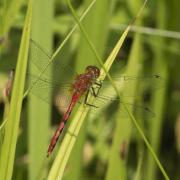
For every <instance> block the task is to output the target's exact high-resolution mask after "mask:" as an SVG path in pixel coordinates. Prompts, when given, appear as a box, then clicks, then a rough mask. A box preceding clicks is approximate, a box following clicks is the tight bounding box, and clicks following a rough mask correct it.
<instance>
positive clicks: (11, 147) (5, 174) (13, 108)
mask: <svg viewBox="0 0 180 180" xmlns="http://www.w3.org/2000/svg"><path fill="white" fill-rule="evenodd" d="M31 14H32V6H31V1H30V2H29V4H28V10H27V15H26V20H25V25H24V29H23V35H22V40H21V45H20V51H19V55H18V62H17V67H16V73H15V78H14V85H13V91H12V98H11V103H10V110H9V114H8V116H7V118H8V120H7V123H6V125H5V136H4V141H3V144H2V149H1V156H0V174H1V179H2V180H10V179H11V178H12V172H13V165H14V157H15V150H16V143H17V137H18V130H19V122H20V121H19V120H20V114H21V107H22V101H23V91H24V84H25V75H26V67H27V59H28V48H29V37H30V27H31V16H32V15H31Z"/></svg>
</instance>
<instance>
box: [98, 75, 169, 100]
mask: <svg viewBox="0 0 180 180" xmlns="http://www.w3.org/2000/svg"><path fill="white" fill-rule="evenodd" d="M112 79H113V82H114V83H115V85H116V87H117V88H118V90H119V91H120V92H122V90H123V88H126V89H127V90H126V91H123V92H122V93H121V95H122V96H124V97H134V96H141V95H143V94H144V93H145V92H147V91H151V92H153V91H155V90H158V89H160V88H163V87H164V86H165V84H166V80H165V79H163V78H162V77H161V76H160V75H156V74H154V75H147V76H126V75H124V76H119V77H112ZM134 85H135V86H136V87H137V90H136V92H134V91H132V90H131V89H132V87H133V86H134ZM100 95H101V96H108V97H109V98H111V97H112V98H115V96H116V92H115V90H114V88H113V86H112V84H111V83H110V82H109V81H108V80H104V81H103V82H102V88H101V90H100Z"/></svg>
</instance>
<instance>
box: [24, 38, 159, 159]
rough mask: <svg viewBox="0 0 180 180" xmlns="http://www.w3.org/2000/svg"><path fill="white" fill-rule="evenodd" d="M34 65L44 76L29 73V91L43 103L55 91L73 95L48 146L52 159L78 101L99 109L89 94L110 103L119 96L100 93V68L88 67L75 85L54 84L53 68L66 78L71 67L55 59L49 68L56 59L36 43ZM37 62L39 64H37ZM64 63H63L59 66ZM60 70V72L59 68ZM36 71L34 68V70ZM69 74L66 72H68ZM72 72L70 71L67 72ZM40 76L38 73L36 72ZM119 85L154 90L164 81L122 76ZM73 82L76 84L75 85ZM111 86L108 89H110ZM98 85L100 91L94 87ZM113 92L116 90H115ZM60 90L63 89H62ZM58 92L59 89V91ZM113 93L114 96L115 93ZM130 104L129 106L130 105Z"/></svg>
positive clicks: (155, 77) (156, 77)
mask: <svg viewBox="0 0 180 180" xmlns="http://www.w3.org/2000/svg"><path fill="white" fill-rule="evenodd" d="M30 50H31V53H30V56H31V59H30V61H29V62H30V66H32V67H35V68H34V69H35V70H34V71H35V72H37V71H38V72H39V74H40V77H37V75H36V76H34V75H33V73H32V72H31V75H30V74H29V73H27V78H28V81H29V88H28V90H29V91H30V92H32V93H33V94H35V95H36V96H38V97H40V98H41V99H43V100H45V101H46V100H47V97H46V96H48V94H49V93H52V90H54V89H56V88H59V87H60V89H61V90H62V89H64V92H65V93H66V94H67V92H69V91H68V89H69V90H70V91H71V92H70V95H67V98H69V99H68V102H69V103H68V104H69V105H68V106H67V110H66V112H65V113H64V115H63V117H62V120H61V122H60V124H59V126H58V128H57V130H56V132H55V133H54V136H53V137H52V139H51V142H50V144H49V147H48V151H47V156H50V154H51V153H52V151H53V149H54V147H55V145H56V143H57V140H58V138H59V136H60V134H61V132H62V131H63V129H64V127H65V124H66V122H67V120H68V119H69V116H70V114H71V112H72V110H73V108H74V106H75V105H76V104H77V102H79V100H80V98H81V97H82V96H84V95H85V99H84V103H85V104H86V105H90V106H94V107H97V106H96V104H92V105H91V104H88V102H87V99H88V94H89V92H90V93H91V94H92V95H93V96H95V97H96V98H97V99H98V98H99V99H100V101H105V100H110V101H112V100H113V101H114V100H117V99H116V98H113V97H115V95H112V96H109V94H108V96H107V95H106V93H104V94H103V93H101V95H99V91H100V89H101V86H102V82H100V81H98V80H97V79H98V78H99V75H100V70H99V68H98V67H96V66H87V67H86V69H85V72H84V73H82V74H79V75H76V76H73V78H74V77H75V78H74V80H73V81H71V83H65V82H63V80H61V79H59V77H56V78H54V77H53V81H52V79H50V78H49V77H48V76H49V72H50V71H51V68H50V67H51V66H52V65H53V67H54V69H53V72H54V71H55V74H56V70H57V71H58V74H59V72H61V71H63V73H62V75H63V76H64V75H66V74H70V73H71V72H72V71H69V70H68V69H69V67H66V66H62V63H61V62H60V61H56V60H54V61H53V63H51V65H50V66H49V63H48V62H49V61H50V59H51V58H52V57H51V56H49V55H48V54H47V53H46V52H45V51H44V50H43V49H42V48H41V47H40V46H39V45H38V44H37V43H36V42H34V41H31V43H30ZM36 60H37V62H36ZM58 63H60V64H58ZM59 67H60V69H57V68H59ZM31 69H32V68H31ZM64 71H66V72H64ZM67 71H69V72H67ZM36 74H37V73H36ZM114 81H115V83H116V85H117V86H118V87H119V86H120V85H121V83H122V82H123V83H125V84H128V83H130V84H132V82H136V81H140V82H141V83H140V84H142V87H141V88H145V85H144V84H145V83H147V82H148V83H149V84H148V85H150V87H151V88H158V87H161V86H162V78H161V77H160V76H159V75H150V76H144V77H137V76H136V77H135V76H122V77H118V78H115V79H114ZM72 82H73V83H72ZM109 84H110V83H108V86H107V87H109ZM93 85H96V88H95V87H94V86H93ZM103 87H106V82H105V81H103ZM112 89H113V88H112ZM58 90H59V89H58ZM55 93H56V90H55ZM112 94H113V93H112ZM126 95H127V97H128V96H131V94H129V92H126V94H125V96H126ZM60 100H61V99H59V100H58V103H61V102H60ZM118 102H120V99H118ZM127 104H128V103H127ZM128 105H129V106H130V107H131V108H132V107H133V108H134V109H135V110H136V111H137V112H138V113H139V112H140V113H139V114H142V112H143V113H144V112H145V113H146V114H148V115H150V116H154V113H153V112H151V111H150V110H149V109H148V108H146V107H143V106H137V105H136V106H135V105H133V104H131V103H129V104H128Z"/></svg>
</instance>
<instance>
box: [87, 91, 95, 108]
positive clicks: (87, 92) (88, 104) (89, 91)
mask: <svg viewBox="0 0 180 180" xmlns="http://www.w3.org/2000/svg"><path fill="white" fill-rule="evenodd" d="M89 92H90V90H88V92H87V93H86V96H85V99H84V104H85V105H88V106H91V107H95V108H98V107H97V106H95V105H93V104H89V103H88V102H87V100H88V96H89ZM95 97H96V96H95Z"/></svg>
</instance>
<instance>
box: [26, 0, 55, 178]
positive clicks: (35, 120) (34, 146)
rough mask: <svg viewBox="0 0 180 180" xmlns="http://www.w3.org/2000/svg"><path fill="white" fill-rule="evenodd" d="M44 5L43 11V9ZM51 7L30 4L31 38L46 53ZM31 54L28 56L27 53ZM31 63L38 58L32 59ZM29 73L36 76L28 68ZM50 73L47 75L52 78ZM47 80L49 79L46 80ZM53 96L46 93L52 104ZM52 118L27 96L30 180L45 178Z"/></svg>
mask: <svg viewBox="0 0 180 180" xmlns="http://www.w3.org/2000/svg"><path fill="white" fill-rule="evenodd" d="M42 4H43V8H42ZM53 7H54V2H53V1H49V0H39V1H35V0H34V1H33V12H32V28H31V38H32V39H33V40H35V41H36V42H38V43H39V44H40V45H42V48H43V49H48V50H49V52H50V53H51V50H52V39H53V30H52V27H53ZM30 53H31V52H30ZM30 57H33V58H34V59H33V60H32V59H29V60H30V61H34V62H35V61H37V62H38V61H39V58H41V57H38V56H37V57H36V56H35V55H32V56H30ZM29 72H30V73H32V74H33V75H36V76H38V73H37V74H35V73H34V72H33V70H32V67H31V66H30V67H29ZM51 73H52V72H50V73H49V74H48V76H49V77H52V74H51ZM49 79H50V78H49ZM51 96H52V94H51V93H49V94H48V96H47V99H49V102H51ZM50 117H51V104H50V103H49V104H48V103H46V102H44V101H42V100H41V99H40V98H38V97H36V96H34V95H32V94H29V96H28V152H29V158H30V159H31V163H29V165H28V170H29V174H28V176H29V180H34V179H40V178H41V177H43V176H46V172H47V171H46V166H45V165H46V164H45V161H46V152H47V148H48V143H49V133H48V132H49V124H50Z"/></svg>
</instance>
